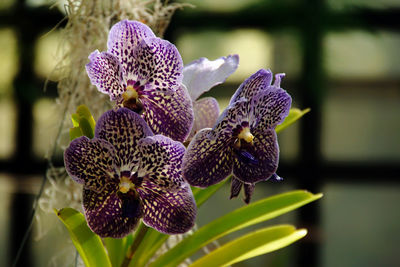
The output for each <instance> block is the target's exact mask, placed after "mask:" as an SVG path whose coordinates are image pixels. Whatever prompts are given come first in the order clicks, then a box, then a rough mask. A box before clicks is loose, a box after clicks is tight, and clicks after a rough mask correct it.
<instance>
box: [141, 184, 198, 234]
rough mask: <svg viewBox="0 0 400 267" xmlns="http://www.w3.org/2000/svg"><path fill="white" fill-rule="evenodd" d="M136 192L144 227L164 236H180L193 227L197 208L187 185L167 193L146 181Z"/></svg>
mask: <svg viewBox="0 0 400 267" xmlns="http://www.w3.org/2000/svg"><path fill="white" fill-rule="evenodd" d="M138 192H139V194H140V196H141V198H142V199H143V206H144V215H143V222H144V223H145V224H146V225H148V226H150V227H153V228H154V229H156V230H157V231H159V232H162V233H165V234H182V233H185V232H187V231H189V230H190V229H191V228H192V227H193V226H194V223H195V220H196V214H197V208H196V203H195V200H194V197H193V194H192V191H191V189H190V186H189V185H188V184H186V183H185V184H182V185H181V187H179V188H178V189H175V190H174V191H168V190H161V189H160V188H159V186H158V184H154V183H153V182H152V181H150V180H147V181H146V182H144V183H143V187H142V188H141V189H138Z"/></svg>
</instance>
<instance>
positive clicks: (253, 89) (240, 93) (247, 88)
mask: <svg viewBox="0 0 400 267" xmlns="http://www.w3.org/2000/svg"><path fill="white" fill-rule="evenodd" d="M271 82H272V72H271V71H270V70H264V69H260V70H259V71H257V72H256V73H254V74H253V75H251V76H250V77H249V78H247V79H246V80H245V81H244V82H243V83H242V84H241V85H240V86H239V88H238V89H237V90H236V92H235V94H234V95H233V96H232V98H231V101H230V104H232V103H234V102H236V101H238V100H239V99H242V98H246V99H248V100H250V99H251V98H253V96H255V95H256V94H258V93H259V92H262V91H263V90H265V89H266V88H267V87H268V86H270V85H271Z"/></svg>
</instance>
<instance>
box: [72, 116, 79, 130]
mask: <svg viewBox="0 0 400 267" xmlns="http://www.w3.org/2000/svg"><path fill="white" fill-rule="evenodd" d="M71 120H72V124H73V125H74V127H79V120H80V116H79V114H77V113H74V114H72V115H71Z"/></svg>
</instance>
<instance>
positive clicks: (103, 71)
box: [86, 50, 125, 100]
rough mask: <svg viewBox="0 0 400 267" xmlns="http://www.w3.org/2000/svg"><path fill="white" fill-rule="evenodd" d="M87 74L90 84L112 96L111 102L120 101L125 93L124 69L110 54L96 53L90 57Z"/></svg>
mask: <svg viewBox="0 0 400 267" xmlns="http://www.w3.org/2000/svg"><path fill="white" fill-rule="evenodd" d="M89 59H90V62H89V63H88V64H86V72H87V74H88V76H89V79H90V82H91V83H92V84H93V85H95V86H96V87H97V89H98V90H99V91H100V92H102V93H105V94H108V95H109V96H110V99H111V100H118V99H119V98H120V97H121V95H122V93H123V92H124V91H125V85H124V81H123V69H122V68H121V66H120V64H119V62H118V59H117V58H116V57H115V56H113V55H112V54H110V53H107V52H101V53H100V52H99V51H98V50H96V51H94V52H93V53H91V54H90V56H89Z"/></svg>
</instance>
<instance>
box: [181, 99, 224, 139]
mask: <svg viewBox="0 0 400 267" xmlns="http://www.w3.org/2000/svg"><path fill="white" fill-rule="evenodd" d="M193 113H194V123H193V128H192V131H191V132H190V135H189V137H188V140H191V139H192V138H193V137H194V136H195V134H196V133H197V132H198V131H200V130H201V129H204V128H211V127H213V126H214V125H215V123H216V121H217V119H218V116H219V105H218V101H217V100H216V99H215V98H213V97H205V98H201V99H199V100H197V101H194V102H193Z"/></svg>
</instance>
